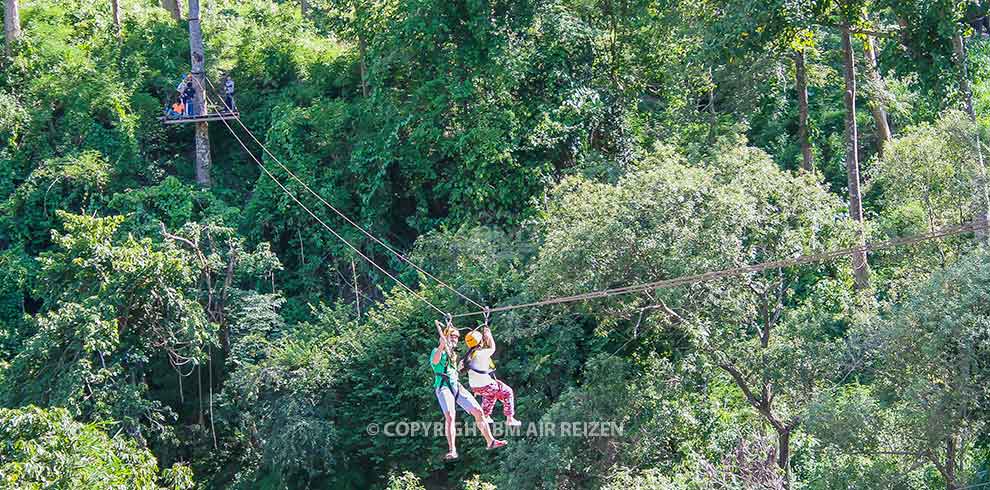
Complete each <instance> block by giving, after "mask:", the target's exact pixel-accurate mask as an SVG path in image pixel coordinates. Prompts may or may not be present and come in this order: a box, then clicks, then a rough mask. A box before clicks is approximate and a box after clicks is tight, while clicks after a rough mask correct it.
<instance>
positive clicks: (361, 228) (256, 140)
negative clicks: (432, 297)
mask: <svg viewBox="0 0 990 490" xmlns="http://www.w3.org/2000/svg"><path fill="white" fill-rule="evenodd" d="M203 78H204V79H205V80H206V83H208V84H209V85H210V88H211V89H212V90H213V92H214V93H219V91H218V90H217V88H216V86H215V85H213V82H212V81H210V79H209V78H207V77H203ZM220 102H222V103H223V107H224V108H226V109H227V111H228V112H233V110H232V109H231V107H229V106H228V105H227V101H226V100H225V99H224V98H223V97H220ZM236 120H237V123H238V124H240V125H241V128H243V129H244V131H245V132H246V133H247V134H248V136H250V137H251V139H252V140H254V142H255V143H256V144H257V145H258V146H260V147H261V149H262V150H263V151H264V152H265V153H266V154H267V155H268V156H269V157H271V159H272V160H274V161H275V163H277V164H278V165H279V167H281V168H282V170H284V171H285V172H286V173H287V174H288V175H289V176H290V177H291V178H292V179H293V180H295V181H296V182H298V183H299V184H300V185H302V187H303V188H304V189H306V191H307V192H309V193H310V194H312V195H313V197H315V198H316V199H318V200H319V201H320V202H321V203H323V205H324V206H326V207H328V208H330V209H331V210H332V211H333V212H334V213H336V214H337V216H340V217H341V218H342V219H343V220H344V221H347V222H348V223H349V224H350V225H351V226H353V227H355V228H357V229H358V230H359V231H360V232H361V233H363V234H364V235H365V236H366V237H368V238H370V239H371V240H372V241H374V242H375V243H377V244H379V245H381V246H382V247H384V248H385V249H386V250H388V251H389V252H391V253H392V254H393V255H395V256H396V257H398V258H399V259H400V260H402V261H403V262H405V263H407V264H409V265H410V266H411V267H412V268H413V269H416V271H418V272H419V273H421V274H423V275H425V276H426V277H428V278H430V279H432V280H434V281H436V282H437V284H439V285H441V286H443V287H445V288H447V289H449V290H451V291H453V292H454V294H456V295H458V296H460V297H461V298H462V299H464V300H465V301H467V302H469V303H471V304H473V305H474V306H477V307H478V308H484V306H482V305H481V304H480V303H478V302H477V301H475V300H473V299H471V298H469V297H467V296H466V295H464V294H462V293H461V292H460V291H458V290H457V289H454V287H452V286H450V285H449V284H447V283H445V282H443V281H441V280H440V279H438V278H437V277H436V276H434V275H433V274H430V273H429V272H427V271H426V270H424V269H423V268H422V267H420V266H419V265H417V264H416V263H415V262H413V261H412V260H410V259H409V258H408V257H406V256H405V255H403V254H402V253H400V252H399V251H397V250H395V249H394V248H392V247H391V246H389V245H388V244H387V243H385V242H384V241H382V240H380V239H379V238H378V237H376V236H375V235H373V234H371V233H370V232H369V231H368V230H366V229H364V228H363V227H362V226H361V225H359V224H357V223H356V222H355V221H354V220H352V219H351V218H349V217H348V216H347V215H345V214H344V213H342V212H341V211H340V210H338V209H337V208H336V207H334V206H333V205H332V204H330V203H329V202H327V201H326V199H324V198H323V196H321V195H320V194H319V193H317V192H316V191H314V190H313V189H311V188H310V187H309V186H308V185H307V184H306V183H305V182H303V181H302V179H300V178H299V177H297V176H296V174H294V173H293V172H292V171H291V170H289V168H288V167H286V166H285V164H283V163H282V161H281V160H279V159H278V157H276V156H275V155H274V154H272V152H271V151H269V150H268V147H267V146H265V145H264V144H263V143H262V142H261V141H259V140H258V138H257V137H255V135H254V133H253V132H251V130H250V129H248V127H247V126H245V125H244V122H243V121H241V119H240V118H239V117H238V118H236Z"/></svg>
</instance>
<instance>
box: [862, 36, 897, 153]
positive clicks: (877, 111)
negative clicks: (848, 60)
mask: <svg viewBox="0 0 990 490" xmlns="http://www.w3.org/2000/svg"><path fill="white" fill-rule="evenodd" d="M863 60H864V63H863V66H864V67H865V68H866V78H867V80H869V81H870V85H871V88H872V90H873V92H874V96H873V97H872V98H871V99H870V111H871V112H872V113H873V121H874V123H875V124H876V126H877V147H878V148H877V153H883V147H884V145H886V144H887V143H888V142H890V140H891V139H892V138H893V135H892V134H891V131H890V122H889V121H888V118H887V110H886V109H885V108H884V101H883V99H884V97H883V94H884V92H885V91H886V90H885V84H884V81H883V77H882V76H881V75H880V68H879V64H878V63H877V50H876V40H875V39H874V38H873V36H871V35H866V36H865V40H864V41H863Z"/></svg>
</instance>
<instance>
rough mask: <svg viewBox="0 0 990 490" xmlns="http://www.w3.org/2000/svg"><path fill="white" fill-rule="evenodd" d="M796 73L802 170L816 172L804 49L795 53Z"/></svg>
mask: <svg viewBox="0 0 990 490" xmlns="http://www.w3.org/2000/svg"><path fill="white" fill-rule="evenodd" d="M794 73H795V77H794V78H795V79H796V82H797V95H798V140H800V141H801V168H802V169H804V170H805V171H806V172H814V171H815V156H814V154H812V153H811V136H810V135H809V134H808V70H807V67H806V66H805V59H804V48H801V49H798V50H796V51H794Z"/></svg>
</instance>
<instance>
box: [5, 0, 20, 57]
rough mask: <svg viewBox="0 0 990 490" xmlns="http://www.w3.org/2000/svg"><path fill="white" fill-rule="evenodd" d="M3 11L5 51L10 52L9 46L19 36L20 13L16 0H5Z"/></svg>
mask: <svg viewBox="0 0 990 490" xmlns="http://www.w3.org/2000/svg"><path fill="white" fill-rule="evenodd" d="M4 7H5V8H4V11H3V36H4V41H6V44H5V45H4V46H5V48H6V52H7V54H8V55H9V54H10V47H11V45H12V44H14V41H16V40H17V38H19V37H21V14H20V11H19V8H18V5H17V0H7V1H6V4H5V6H4Z"/></svg>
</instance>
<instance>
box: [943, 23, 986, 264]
mask: <svg viewBox="0 0 990 490" xmlns="http://www.w3.org/2000/svg"><path fill="white" fill-rule="evenodd" d="M952 44H953V48H954V50H955V55H956V64H957V65H958V67H959V91H960V92H962V97H963V107H964V108H965V109H966V114H969V118H970V119H971V120H972V121H973V122H974V123H975V122H976V108H975V107H974V106H973V90H972V87H971V86H970V83H969V62H968V59H967V55H966V40H965V39H964V38H963V36H962V33H961V32H959V31H956V34H955V36H953V37H952ZM975 130H976V164H977V167H978V168H977V173H976V185H975V189H974V191H975V192H974V194H975V195H974V196H973V208H974V211H975V212H974V213H973V214H974V216H973V226H975V227H976V229H975V231H974V233H975V234H976V238H977V240H978V241H979V242H980V243H981V244H983V245H984V246H987V245H990V230H987V228H986V227H987V225H988V224H990V193H988V192H987V167H986V161H985V160H984V159H983V142H982V138H980V128H979V125H978V124H977V125H976V128H975Z"/></svg>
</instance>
